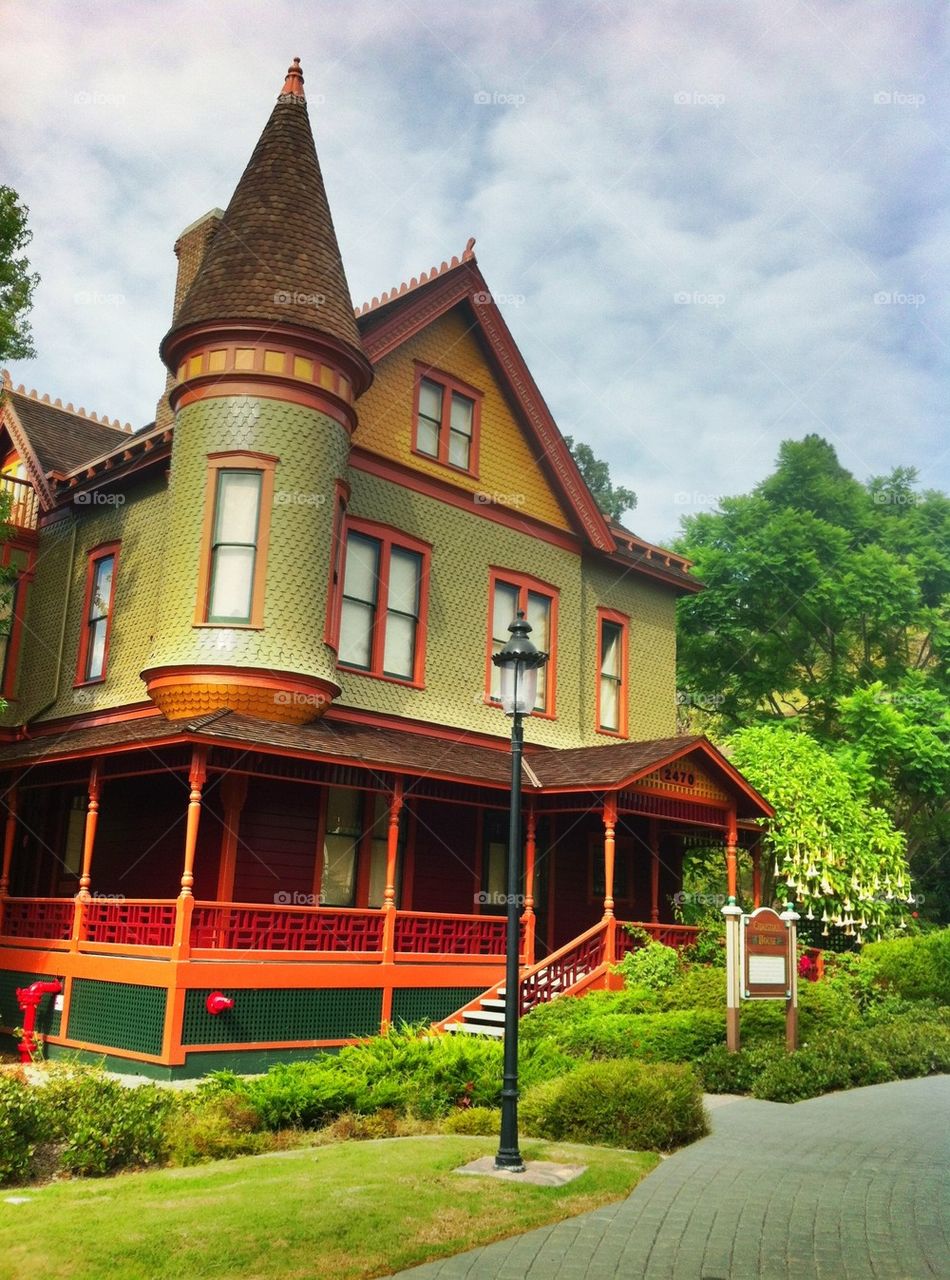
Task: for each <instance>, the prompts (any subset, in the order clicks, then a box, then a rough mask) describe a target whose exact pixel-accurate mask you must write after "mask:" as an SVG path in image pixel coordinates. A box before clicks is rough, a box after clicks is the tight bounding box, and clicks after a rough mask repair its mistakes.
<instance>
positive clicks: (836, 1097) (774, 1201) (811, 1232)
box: [400, 1076, 950, 1280]
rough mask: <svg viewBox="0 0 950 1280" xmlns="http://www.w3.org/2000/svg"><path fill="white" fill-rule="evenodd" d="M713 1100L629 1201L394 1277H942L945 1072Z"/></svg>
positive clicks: (947, 1145) (946, 1204)
mask: <svg viewBox="0 0 950 1280" xmlns="http://www.w3.org/2000/svg"><path fill="white" fill-rule="evenodd" d="M714 1101H715V1102H716V1103H720V1102H721V1105H715V1106H714V1107H713V1109H712V1110H711V1118H712V1122H713V1132H712V1134H711V1135H710V1136H709V1137H708V1138H704V1139H703V1141H702V1142H697V1143H695V1144H694V1145H693V1146H691V1147H687V1148H686V1149H685V1150H683V1151H679V1152H677V1153H676V1154H675V1155H673V1156H671V1157H670V1158H669V1159H668V1160H665V1161H663V1163H662V1164H661V1165H660V1166H659V1168H658V1169H656V1170H655V1172H653V1173H652V1174H650V1176H649V1177H648V1178H646V1179H644V1181H643V1182H641V1183H640V1185H639V1186H638V1187H636V1188H635V1190H634V1191H633V1192H632V1193H631V1195H630V1196H628V1198H627V1199H626V1200H622V1201H620V1202H619V1203H618V1204H613V1205H609V1206H608V1207H607V1208H604V1209H597V1210H595V1211H594V1212H592V1213H585V1214H582V1215H581V1216H580V1217H577V1218H569V1219H568V1220H567V1221H565V1222H561V1223H558V1224H557V1225H555V1226H551V1227H542V1228H540V1229H539V1230H537V1231H531V1232H529V1233H528V1234H527V1235H522V1236H514V1237H512V1239H510V1240H501V1241H499V1242H498V1243H496V1244H492V1245H488V1246H487V1247H486V1248H484V1249H473V1250H472V1251H471V1252H469V1253H463V1254H459V1255H457V1256H456V1257H454V1258H448V1259H446V1260H445V1261H443V1262H434V1263H427V1264H426V1265H424V1266H421V1267H414V1268H412V1269H411V1270H410V1271H403V1272H400V1275H401V1276H405V1277H412V1278H413V1280H436V1278H438V1280H463V1278H464V1280H488V1278H489V1277H490V1278H491V1280H611V1278H612V1277H623V1280H634V1278H636V1280H640V1277H643V1278H644V1280H865V1278H867V1280H929V1278H930V1277H941V1278H943V1280H945V1278H946V1277H950V1178H948V1165H950V1076H932V1077H930V1078H929V1079H926V1080H905V1081H900V1082H898V1083H895V1084H884V1085H875V1086H874V1087H872V1088H868V1089H855V1090H853V1091H852V1092H850V1093H836V1094H828V1095H826V1096H825V1097H823V1098H814V1099H812V1100H811V1101H808V1102H799V1103H797V1104H796V1105H795V1106H791V1107H790V1106H783V1105H781V1104H779V1103H772V1102H757V1101H754V1100H752V1099H744V1098H743V1099H736V1100H730V1101H729V1102H726V1101H725V1100H719V1099H716V1100H714ZM786 1144H787V1145H786Z"/></svg>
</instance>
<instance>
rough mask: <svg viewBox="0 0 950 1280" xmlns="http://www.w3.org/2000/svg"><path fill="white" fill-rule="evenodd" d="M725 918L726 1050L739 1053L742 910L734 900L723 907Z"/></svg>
mask: <svg viewBox="0 0 950 1280" xmlns="http://www.w3.org/2000/svg"><path fill="white" fill-rule="evenodd" d="M722 914H723V915H724V916H725V917H726V1048H727V1049H728V1050H729V1052H730V1053H738V1052H739V1006H740V1002H741V998H742V965H741V961H740V957H739V949H740V948H739V922H740V921H741V920H742V918H743V917H742V908H741V907H737V906H736V903H735V899H734V898H733V899H730V902H729V905H728V906H725V907H723V909H722Z"/></svg>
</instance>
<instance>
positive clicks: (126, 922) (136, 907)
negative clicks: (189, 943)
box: [81, 898, 176, 949]
mask: <svg viewBox="0 0 950 1280" xmlns="http://www.w3.org/2000/svg"><path fill="white" fill-rule="evenodd" d="M175 910H176V905H175V899H174V898H166V899H165V900H164V901H155V900H154V899H145V898H141V899H134V898H122V899H112V898H92V899H91V900H90V901H89V902H86V903H85V904H84V905H83V912H82V932H81V941H82V942H87V943H97V944H99V945H102V944H107V945H109V946H122V947H145V948H148V949H151V948H154V947H170V946H171V945H172V944H173V943H174V941H175Z"/></svg>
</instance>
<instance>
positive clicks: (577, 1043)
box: [559, 1009, 726, 1062]
mask: <svg viewBox="0 0 950 1280" xmlns="http://www.w3.org/2000/svg"><path fill="white" fill-rule="evenodd" d="M725 1034H726V1015H725V1013H723V1012H719V1013H714V1012H713V1011H712V1010H707V1009H692V1010H673V1011H671V1012H669V1013H644V1014H633V1015H626V1014H622V1013H608V1014H604V1015H603V1016H602V1017H599V1018H590V1019H588V1020H587V1021H585V1022H581V1023H578V1024H576V1025H574V1026H572V1027H569V1028H568V1030H567V1031H566V1032H565V1033H564V1035H563V1037H562V1038H561V1040H560V1041H559V1047H560V1048H562V1049H564V1050H565V1051H566V1052H567V1053H570V1054H574V1055H576V1056H578V1057H592V1058H640V1059H641V1060H643V1061H646V1062H691V1061H692V1060H693V1059H694V1058H698V1057H699V1055H700V1054H702V1053H704V1052H705V1051H706V1050H707V1049H708V1048H709V1047H710V1046H711V1045H714V1044H718V1043H719V1041H721V1040H722V1039H723V1038H724V1037H725Z"/></svg>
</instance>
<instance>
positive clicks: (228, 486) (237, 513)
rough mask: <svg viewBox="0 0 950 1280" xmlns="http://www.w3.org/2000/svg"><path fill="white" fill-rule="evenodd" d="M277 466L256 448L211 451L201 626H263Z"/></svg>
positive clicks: (200, 586)
mask: <svg viewBox="0 0 950 1280" xmlns="http://www.w3.org/2000/svg"><path fill="white" fill-rule="evenodd" d="M276 465H277V459H276V458H273V457H270V456H269V455H267V454H258V453H234V454H214V455H212V456H211V457H210V458H209V459H208V483H207V496H206V506H205V526H204V535H203V539H202V543H203V545H202V553H201V563H200V569H199V581H198V610H197V613H196V616H195V622H196V623H197V624H199V625H210V626H223V627H262V626H263V625H264V588H265V580H266V569H267V546H268V540H269V532H270V513H271V508H272V506H273V499H274V469H275V467H276Z"/></svg>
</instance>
